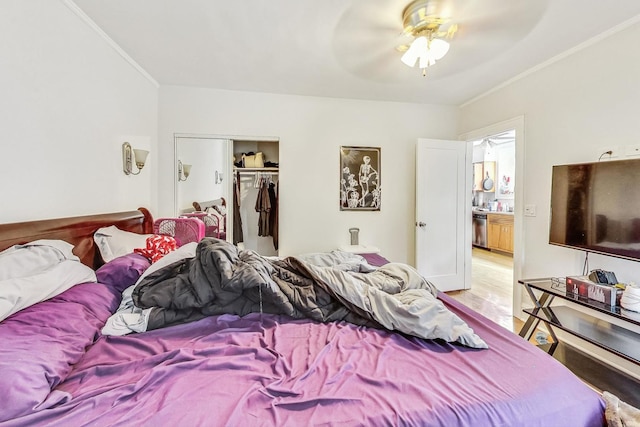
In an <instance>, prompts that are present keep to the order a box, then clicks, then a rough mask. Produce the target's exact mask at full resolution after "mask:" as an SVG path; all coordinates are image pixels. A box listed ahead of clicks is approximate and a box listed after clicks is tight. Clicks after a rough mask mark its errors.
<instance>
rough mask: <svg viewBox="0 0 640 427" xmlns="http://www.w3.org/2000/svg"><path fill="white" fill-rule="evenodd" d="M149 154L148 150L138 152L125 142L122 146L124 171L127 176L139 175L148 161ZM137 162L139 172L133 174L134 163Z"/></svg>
mask: <svg viewBox="0 0 640 427" xmlns="http://www.w3.org/2000/svg"><path fill="white" fill-rule="evenodd" d="M148 155H149V152H148V151H147V150H136V149H133V148H131V144H129V143H128V142H125V143H123V144H122V170H123V171H124V173H125V175H138V174H139V173H140V171H141V170H142V168H143V167H144V163H145V162H146V161H147V156H148ZM134 162H135V164H136V167H137V168H138V172H135V173H134V172H133V163H134Z"/></svg>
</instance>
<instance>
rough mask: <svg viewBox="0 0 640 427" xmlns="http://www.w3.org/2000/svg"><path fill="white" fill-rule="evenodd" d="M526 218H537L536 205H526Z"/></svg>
mask: <svg viewBox="0 0 640 427" xmlns="http://www.w3.org/2000/svg"><path fill="white" fill-rule="evenodd" d="M524 216H536V205H524Z"/></svg>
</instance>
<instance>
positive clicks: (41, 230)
mask: <svg viewBox="0 0 640 427" xmlns="http://www.w3.org/2000/svg"><path fill="white" fill-rule="evenodd" d="M109 225H115V226H116V227H118V228H119V229H121V230H125V231H131V232H133V233H141V234H149V233H153V218H152V216H151V214H150V213H149V211H148V210H147V209H145V208H139V209H138V210H137V211H130V212H116V213H107V214H98V215H85V216H76V217H69V218H56V219H45V220H41V221H27V222H14V223H10V224H0V251H3V250H5V249H6V248H8V247H11V246H13V245H18V244H21V243H27V242H31V241H34V240H38V239H57V240H64V241H66V242H69V243H71V244H72V245H74V249H73V253H75V254H76V255H77V256H78V258H80V261H82V263H83V264H86V265H88V266H89V267H91V268H94V269H95V268H98V267H99V266H100V265H102V264H103V261H102V258H101V257H100V252H99V251H98V248H97V247H96V244H95V242H94V241H93V234H94V233H95V232H96V230H98V229H99V228H101V227H107V226H109Z"/></svg>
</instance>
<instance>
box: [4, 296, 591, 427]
mask: <svg viewBox="0 0 640 427" xmlns="http://www.w3.org/2000/svg"><path fill="white" fill-rule="evenodd" d="M441 298H442V299H443V300H444V301H445V303H446V305H447V306H449V307H450V308H451V309H453V311H454V312H456V313H457V314H458V315H460V316H461V317H462V318H463V319H464V320H465V321H467V323H468V324H469V325H470V326H471V327H472V328H473V329H474V330H475V331H476V332H477V333H478V334H479V335H480V336H481V337H482V338H483V339H484V340H485V341H486V342H487V343H488V344H489V350H472V349H468V348H465V347H462V346H459V345H454V344H449V343H445V342H434V341H425V340H421V339H418V338H407V337H404V336H402V335H399V334H394V333H391V332H387V331H382V330H376V329H368V328H364V327H357V326H354V325H350V324H346V323H329V324H319V323H314V322H312V321H309V320H291V319H290V318H287V317H285V316H276V315H260V314H251V315H248V316H245V317H244V318H238V317H237V316H231V315H222V316H218V317H210V318H206V319H202V320H200V321H197V322H193V323H190V324H185V325H180V326H174V327H169V328H165V329H161V330H155V331H151V332H146V333H142V334H137V335H131V336H125V337H101V338H99V340H98V341H97V342H96V343H95V344H94V345H93V346H92V347H91V348H90V349H89V350H88V352H87V353H86V354H85V356H84V357H83V358H82V359H81V360H80V361H79V362H78V363H77V364H76V365H75V366H74V368H73V370H72V371H71V373H70V374H69V376H68V377H67V378H66V380H65V381H64V382H63V383H62V384H60V385H59V386H58V387H57V389H56V392H58V393H63V394H64V395H67V396H69V395H70V396H71V398H70V399H68V400H67V401H65V402H64V403H61V404H59V405H58V406H56V407H53V408H48V409H43V410H40V411H39V412H35V413H33V414H30V415H27V416H23V417H21V418H17V419H14V420H11V421H8V422H6V425H9V426H33V425H47V426H79V425H95V426H117V425H127V426H128V425H136V426H142V425H150V426H167V425H171V426H198V425H200V426H217V425H220V426H287V425H290V426H302V425H338V426H351V425H367V426H389V425H394V426H395V425H429V426H602V425H603V419H604V418H603V412H604V405H603V403H602V400H601V399H600V397H599V396H598V394H596V393H595V392H593V391H592V390H591V389H589V388H588V387H587V386H585V385H584V384H583V383H582V382H580V381H579V380H578V379H577V378H576V377H575V376H574V375H573V374H572V373H570V372H569V371H568V370H567V369H566V368H565V367H563V366H562V365H561V364H560V363H558V362H557V361H555V360H554V359H553V358H551V357H550V356H548V355H547V354H546V353H544V352H542V351H541V350H539V349H537V348H536V347H534V346H533V345H531V344H529V343H527V342H525V341H524V340H522V339H521V338H520V337H518V336H517V335H515V334H513V333H510V332H508V331H506V330H505V329H503V328H502V327H500V326H498V325H496V324H495V323H493V322H491V321H488V320H487V319H485V318H484V317H482V316H480V315H478V314H477V313H475V312H473V311H472V310H470V309H468V308H466V307H464V306H463V305H461V304H459V303H458V302H456V301H454V300H452V299H451V298H449V297H447V296H446V295H442V296H441ZM0 425H5V424H3V423H0Z"/></svg>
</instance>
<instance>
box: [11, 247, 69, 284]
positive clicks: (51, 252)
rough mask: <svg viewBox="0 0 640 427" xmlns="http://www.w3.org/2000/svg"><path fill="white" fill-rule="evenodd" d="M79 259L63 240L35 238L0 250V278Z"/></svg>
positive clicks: (21, 275)
mask: <svg viewBox="0 0 640 427" xmlns="http://www.w3.org/2000/svg"><path fill="white" fill-rule="evenodd" d="M66 259H68V260H74V261H80V259H79V258H78V257H77V256H75V255H74V254H73V245H72V244H70V243H67V242H65V241H63V240H44V239H43V240H35V241H33V242H30V243H25V244H23V245H15V246H11V247H10V248H7V249H5V250H4V251H2V252H0V280H6V279H12V278H17V277H25V276H31V275H33V274H35V273H37V272H40V271H44V270H47V269H48V268H50V267H52V266H54V265H56V264H58V263H60V262H61V261H63V260H66Z"/></svg>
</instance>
